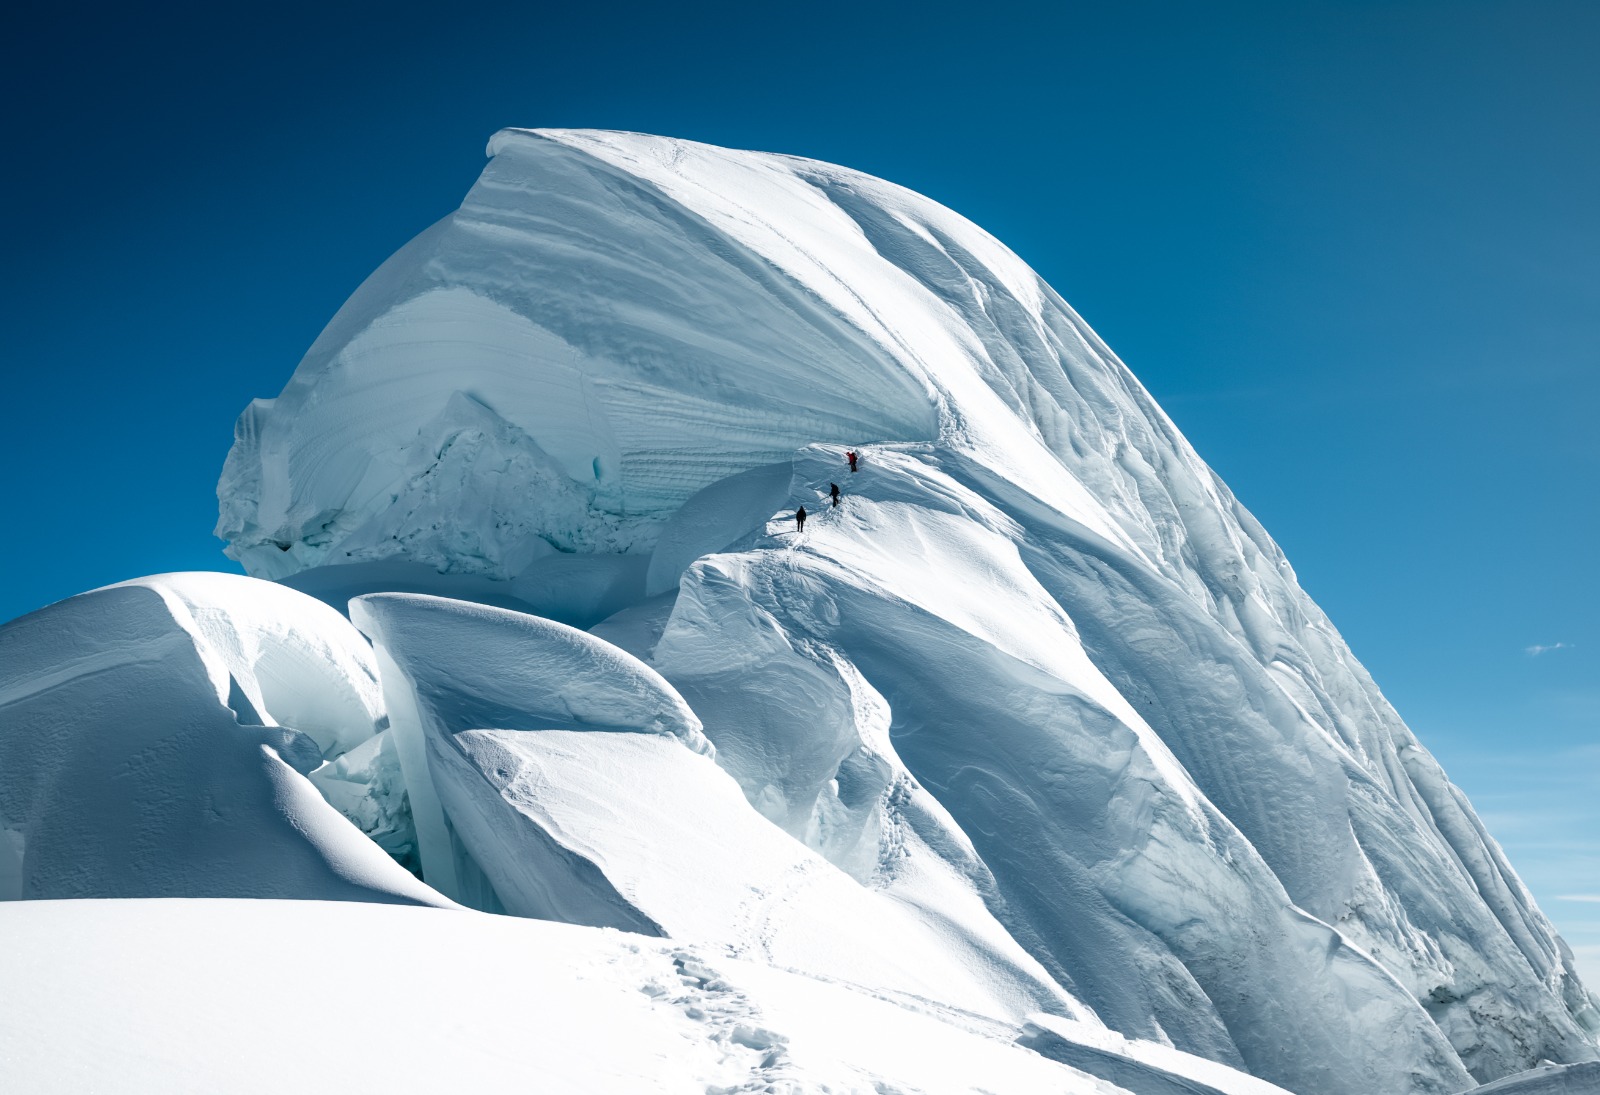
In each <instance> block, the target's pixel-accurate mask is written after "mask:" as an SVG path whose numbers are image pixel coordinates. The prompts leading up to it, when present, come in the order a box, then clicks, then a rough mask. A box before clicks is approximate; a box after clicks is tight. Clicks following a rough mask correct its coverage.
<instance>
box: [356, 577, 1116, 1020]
mask: <svg viewBox="0 0 1600 1095" xmlns="http://www.w3.org/2000/svg"><path fill="white" fill-rule="evenodd" d="M352 614H353V615H354V617H355V619H356V620H357V621H358V622H359V623H360V624H361V626H362V627H363V628H365V629H366V630H367V632H368V634H370V635H371V636H372V638H373V640H374V642H375V644H376V646H377V649H378V651H379V656H380V659H381V661H382V664H383V665H384V667H385V687H386V689H388V692H389V695H390V702H391V709H392V710H393V711H394V712H395V725H396V730H397V732H399V733H401V734H402V735H411V734H413V733H414V734H415V735H416V736H417V737H418V738H419V739H420V740H422V741H423V742H424V743H425V748H424V749H423V750H421V751H420V752H421V753H422V756H421V758H420V761H421V764H422V765H423V766H424V767H425V771H418V772H415V773H413V772H412V771H411V770H409V769H408V776H414V778H411V779H410V780H409V783H410V785H411V786H412V787H413V788H416V787H418V785H419V784H420V783H421V782H423V781H424V780H426V781H430V782H431V783H432V785H433V786H434V787H436V788H438V791H437V797H438V799H439V801H440V803H441V806H442V809H441V814H442V819H441V820H442V822H443V825H442V828H444V829H446V830H448V831H449V832H450V833H454V834H458V837H459V841H460V843H461V844H462V845H464V849H463V850H464V851H465V852H466V853H468V854H469V855H470V856H471V859H472V869H473V870H474V871H481V872H482V874H484V875H485V876H486V877H487V878H488V880H489V882H490V883H491V884H492V886H493V890H494V899H493V901H492V902H490V904H492V905H494V906H497V907H501V908H504V909H506V910H507V911H509V912H513V913H516V914H518V915H523V916H534V917H540V918H544V919H552V920H565V921H569V922H572V923H580V924H590V925H593V926H612V927H619V928H627V929H631V930H634V931H640V932H644V933H646V934H653V935H664V936H668V937H671V938H673V939H690V940H697V941H702V942H713V943H718V944H721V945H722V946H724V947H726V948H727V949H728V951H729V953H732V954H735V955H738V956H744V957H752V958H758V959H760V960H762V961H765V962H768V963H771V964H773V965H777V966H780V967H783V968H786V969H793V970H799V971H802V972H806V973H812V974H816V975H818V976H823V977H827V978H829V979H832V980H838V981H847V982H851V983H854V984H858V985H862V986H864V987H867V988H870V989H871V990H873V991H875V992H878V993H888V994H894V995H897V996H900V997H909V998H911V999H914V1000H933V1001H938V1002H940V1003H942V1004H944V1005H947V1006H950V1007H958V1008H961V1009H963V1010H965V1011H968V1012H974V1013H979V1014H984V1015H989V1016H992V1017H994V1018H997V1019H1000V1020H1002V1021H1005V1022H1010V1023H1013V1024H1020V1023H1021V1022H1022V1021H1023V1019H1024V1018H1025V1017H1026V1016H1027V1015H1028V1014H1029V1013H1030V1012H1033V1011H1037V1010H1040V1009H1049V1010H1054V1011H1057V1012H1061V1013H1064V1014H1068V1015H1073V1016H1077V1017H1080V1018H1088V1016H1087V1014H1086V1013H1085V1012H1084V1010H1083V1009H1082V1008H1081V1007H1079V1006H1078V1005H1077V1004H1076V1003H1075V1002H1074V1001H1073V1000H1072V999H1071V998H1070V997H1069V996H1067V994H1066V993H1065V992H1063V991H1062V990H1061V989H1060V988H1059V987H1058V986H1057V985H1056V984H1055V983H1054V982H1053V981H1052V980H1051V978H1050V976H1049V975H1048V974H1047V973H1045V971H1044V969H1043V968H1042V967H1041V966H1040V965H1039V964H1038V963H1037V962H1036V961H1034V960H1033V959H1032V958H1030V957H1029V956H1028V955H1027V954H1026V953H1025V952H1023V950H1022V949H1021V948H1020V947H1018V946H1017V944H1016V943H1015V941H1014V940H1012V938H1011V937H1010V936H1009V935H1008V934H1007V933H1006V932H1005V930H1004V929H1003V928H1002V927H1001V926H1000V925H999V924H998V923H997V922H996V921H995V920H994V919H993V917H992V916H990V915H989V914H988V911H987V909H986V908H985V907H984V905H983V903H982V901H981V900H980V899H979V898H978V895H977V894H976V893H975V892H973V891H972V889H971V888H970V887H962V886H961V880H960V879H958V878H957V877H955V876H953V875H951V874H950V872H948V870H947V871H945V872H944V873H943V875H940V874H934V875H932V876H931V877H929V878H927V879H924V880H921V881H922V883H923V884H922V885H920V886H917V887H914V888H911V889H909V890H907V891H905V892H901V891H897V890H889V891H887V892H886V893H884V894H880V893H875V892H874V891H873V890H872V889H870V888H868V887H864V886H863V885H861V884H860V883H859V882H858V881H857V880H856V879H853V878H851V877H850V876H849V875H847V874H845V873H844V872H843V871H841V870H840V869H839V868H838V867H835V866H834V865H832V864H831V863H829V862H828V861H827V860H825V859H823V858H822V857H821V856H820V855H818V854H816V853H815V852H813V851H811V850H809V849H808V848H806V847H805V846H804V845H803V844H801V843H800V842H798V841H796V840H794V839H792V838H791V837H789V836H787V835H785V833H784V832H783V831H782V830H781V829H779V828H777V827H776V826H774V825H773V824H771V823H770V822H768V821H767V820H766V819H764V818H762V817H761V816H760V815H759V814H758V813H756V811H755V810H754V809H753V808H752V807H751V806H750V804H749V803H748V802H747V801H746V800H745V797H744V796H743V795H742V794H741V793H740V790H739V786H738V784H737V783H735V782H734V780H733V779H732V778H730V777H729V776H728V774H727V773H726V772H724V771H722V770H721V769H719V768H718V767H717V766H716V765H715V764H714V763H713V762H712V761H711V759H710V758H709V757H708V756H706V755H704V754H705V753H708V752H709V751H710V750H709V746H707V745H706V743H705V739H704V738H703V737H701V736H700V732H699V723H698V720H697V719H694V717H693V715H692V714H690V713H689V709H688V707H687V705H685V704H684V703H683V701H682V700H681V699H679V698H678V696H677V693H676V692H675V691H673V690H672V689H671V687H670V686H669V685H667V684H666V682H665V681H664V680H662V679H661V678H659V677H658V676H657V675H656V674H655V673H654V672H653V671H651V670H649V669H647V668H646V667H645V666H644V665H642V664H640V663H637V662H635V661H634V659H633V658H632V657H631V656H630V655H628V654H626V653H624V652H623V651H621V650H619V649H617V648H615V647H612V646H610V645H609V644H607V643H604V642H602V641H601V640H599V639H596V638H595V637H593V636H591V635H586V634H584V633H582V632H577V631H572V630H570V629H568V628H564V627H561V626H560V625H558V624H551V623H548V622H545V621H540V620H535V619H532V618H530V617H528V616H523V615H519V614H516V613H511V612H505V611H502V610H499V609H494V608H487V607H483V606H479V605H472V604H465V603H462V602H459V601H449V600H445V599H443V598H436V597H417V596H401V595H394V594H385V595H378V596H371V597H364V598H361V599H359V600H357V601H355V602H354V603H353V605H352ZM468 653H470V664H469V659H468V657H467V656H465V655H467V654H468ZM661 712H666V713H668V714H667V717H666V718H663V717H662V715H661V714H660V713H661ZM413 719H415V720H416V722H415V725H414V726H413V724H412V720H413ZM601 720H604V721H601ZM652 731H653V732H652ZM402 740H404V738H403V739H402ZM402 755H403V756H409V754H408V753H405V752H404V751H403V752H402ZM415 800H416V799H415V795H414V796H413V801H415ZM422 824H423V823H422V821H421V816H420V814H419V826H420V825H422ZM430 854H431V853H430V852H429V849H428V846H427V843H426V840H425V842H424V870H425V871H426V870H427V868H428V865H429V864H430V863H431V862H432V860H431V859H430V858H429V856H430ZM458 854H459V853H458ZM937 865H938V864H930V866H937ZM435 876H436V875H435V874H434V873H430V874H429V877H430V878H433V877H435ZM458 896H461V897H463V898H464V899H470V895H469V894H467V893H465V892H461V893H459V894H458Z"/></svg>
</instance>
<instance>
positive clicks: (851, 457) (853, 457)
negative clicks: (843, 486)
mask: <svg viewBox="0 0 1600 1095" xmlns="http://www.w3.org/2000/svg"><path fill="white" fill-rule="evenodd" d="M844 458H845V459H846V460H848V461H850V470H851V471H852V472H853V471H855V470H856V450H854V449H851V450H850V451H849V452H847V453H845V454H844Z"/></svg>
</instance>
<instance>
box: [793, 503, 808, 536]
mask: <svg viewBox="0 0 1600 1095" xmlns="http://www.w3.org/2000/svg"><path fill="white" fill-rule="evenodd" d="M794 528H795V531H796V532H804V531H805V530H806V508H805V507H804V506H801V507H800V508H799V509H797V510H795V511H794Z"/></svg>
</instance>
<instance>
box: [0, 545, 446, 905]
mask: <svg viewBox="0 0 1600 1095" xmlns="http://www.w3.org/2000/svg"><path fill="white" fill-rule="evenodd" d="M375 668H376V667H375V666H374V665H373V662H372V658H371V653H370V651H369V650H367V649H366V646H365V644H364V643H363V642H362V641H361V637H360V635H359V634H357V633H356V632H355V630H354V629H353V628H351V627H350V625H349V624H348V623H346V622H345V621H344V620H343V619H342V618H341V617H340V616H339V615H338V614H337V613H335V612H333V611H332V610H330V609H328V608H327V607H326V606H324V605H322V604H319V603H318V602H316V601H313V600H312V599H310V598H308V597H305V596H302V595H301V594H298V593H295V592H293V591H292V590H287V589H283V588H281V587H278V586H274V585H273V584H271V583H269V582H262V581H258V580H256V579H253V578H244V577H238V576H234V575H222V574H170V575H162V576H159V577H155V578H145V579H140V580H139V581H137V582H130V583H126V584H123V585H119V586H109V587H106V588H104V589H99V590H95V591H93V592H91V593H85V594H82V595H80V596H77V597H73V598H69V599H68V600H65V601H61V602H59V603H57V604H54V605H51V606H49V607H48V608H44V609H41V610H39V611H38V612H34V613H31V614H30V615H27V616H23V617H21V618H20V619H17V620H13V621H12V622H11V623H9V624H7V625H5V626H4V627H3V628H0V829H3V830H5V834H6V838H7V839H5V840H4V841H0V854H6V855H7V856H8V859H7V862H6V863H5V865H4V869H0V884H3V885H4V886H5V887H6V888H5V891H4V892H0V898H17V897H29V898H60V897H296V898H321V899H331V900H359V901H398V902H413V903H423V904H440V903H444V902H443V899H442V898H441V897H440V896H439V895H438V894H436V893H434V892H433V891H432V890H430V889H429V888H428V887H426V886H424V885H422V884H421V883H420V882H418V881H417V880H416V879H415V878H414V877H412V876H411V875H410V874H409V873H407V872H406V871H405V870H403V869H402V868H401V867H399V866H398V865H397V864H396V863H395V862H394V860H393V859H391V858H390V857H389V856H386V855H385V854H384V853H383V852H382V851H381V850H380V849H379V847H378V846H377V845H375V844H374V843H373V842H372V841H371V840H368V839H367V838H366V837H364V836H363V835H362V833H361V831H360V830H358V829H357V828H356V827H354V826H352V825H351V824H350V822H349V821H348V820H347V819H346V818H345V817H341V816H340V814H339V813H338V812H336V811H335V809H334V808H333V807H331V806H330V805H329V804H328V802H327V801H325V800H324V798H323V797H322V796H321V795H319V794H318V790H317V788H316V787H315V786H314V785H313V783H312V782H311V780H308V779H307V778H306V777H307V776H308V775H312V774H314V773H315V774H319V775H323V773H322V770H323V769H324V768H325V764H324V758H325V757H329V756H331V757H348V756H350V755H351V750H352V747H354V749H355V750H357V751H358V752H359V751H360V750H361V748H362V747H363V746H367V743H368V742H373V743H374V744H373V745H371V746H367V748H366V751H365V753H363V754H360V755H359V756H358V758H356V760H354V761H347V762H346V764H345V768H344V769H343V772H344V775H345V776H346V777H347V778H346V780H345V782H351V781H352V780H355V779H359V778H361V777H368V776H371V775H372V774H373V772H374V769H375V765H376V760H377V757H376V753H377V745H378V744H380V742H379V741H378V740H376V739H378V738H379V733H380V726H381V724H382V722H383V714H382V705H381V697H380V693H379V690H378V683H377V679H376V672H375ZM291 720H292V721H291ZM323 778H327V777H326V776H325V775H323ZM348 798H349V799H350V804H351V806H352V808H354V807H355V806H356V805H357V804H358V801H359V802H367V801H370V796H367V795H365V794H362V793H356V794H352V795H350V796H348ZM395 827H398V822H397V823H396V826H395ZM379 829H380V826H378V825H377V824H376V818H374V825H373V826H372V828H371V829H370V830H369V832H370V834H371V835H372V836H374V837H375V838H378V839H380V840H381V839H382V837H383V836H384V835H385V833H386V832H387V830H385V831H378V830H379Z"/></svg>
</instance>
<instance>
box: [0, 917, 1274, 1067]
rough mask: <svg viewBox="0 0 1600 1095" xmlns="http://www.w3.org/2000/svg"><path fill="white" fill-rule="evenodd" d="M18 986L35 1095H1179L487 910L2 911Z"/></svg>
mask: <svg viewBox="0 0 1600 1095" xmlns="http://www.w3.org/2000/svg"><path fill="white" fill-rule="evenodd" d="M375 959H376V960H375ZM0 984H3V985H5V991H4V992H3V993H0V1079H3V1080H4V1085H5V1089H6V1090H7V1091H16V1092H28V1093H29V1095H54V1093H61V1095H79V1093H81V1092H86V1091H116V1092H120V1093H124V1095H143V1093H147V1092H148V1093H160V1095H187V1093H191V1092H192V1093H196V1095H200V1093H206V1095H210V1093H214V1092H219V1091H226V1092H236V1093H240V1095H248V1093H255V1092H261V1093H272V1095H277V1093H280V1092H285V1091H304V1092H322V1091H353V1092H379V1091H381V1092H395V1093H405V1092H429V1093H433V1092H446V1091H471V1092H478V1091H506V1090H519V1091H520V1090H526V1091H537V1092H542V1093H549V1095H592V1093H617V1095H624V1093H626V1095H635V1093H646V1092H660V1093H663V1095H691V1093H692V1095H702V1093H704V1095H733V1093H736V1092H752V1093H753V1092H782V1093H787V1095H802V1093H805V1095H810V1093H813V1092H815V1093H824V1092H833V1093H835V1095H915V1093H918V1092H930V1093H931V1092H940V1093H950V1095H958V1093H965V1092H970V1093H973V1095H979V1093H988V1095H1162V1091H1161V1090H1160V1089H1155V1088H1141V1087H1122V1086H1119V1085H1117V1084H1114V1083H1110V1082H1107V1081H1104V1080H1100V1079H1097V1078H1095V1077H1094V1076H1093V1075H1090V1074H1088V1073H1086V1072H1084V1071H1080V1070H1078V1069H1075V1068H1072V1067H1069V1066H1066V1065H1062V1064H1059V1063H1056V1062H1054V1061H1051V1060H1048V1059H1046V1058H1045V1057H1043V1056H1040V1055H1039V1054H1037V1053H1033V1052H1031V1051H1029V1050H1027V1049H1025V1048H1023V1047H1020V1046H1017V1045H1016V1044H1014V1043H1013V1042H1011V1041H1010V1039H1009V1038H1008V1037H1007V1033H1008V1032H1006V1031H1004V1030H999V1029H985V1028H984V1027H983V1026H982V1025H981V1024H976V1023H971V1022H963V1021H962V1020H961V1017H959V1016H941V1015H937V1014H933V1013H931V1012H917V1011H911V1010H908V1009H906V1008H903V1007H897V1006H895V1005H894V1004H892V1003H889V1002H886V1001H884V1000H880V999H877V998H875V997H873V996H871V995H869V994H867V993H863V992H858V991H854V990H851V989H849V988H847V987H845V986H842V985H835V984H828V983H825V982H821V981H815V980H812V979H810V978H806V977H801V976H799V975H796V974H791V973H784V972H782V971H779V970H775V969H772V968H771V967H763V966H759V965H754V964H751V963H747V962H741V961H737V960H734V959H731V958H728V957H727V956H725V955H722V954H720V953H717V952H716V950H715V949H714V948H706V947H698V946H694V945H687V944H677V943H673V942H670V941H667V940H655V939H646V938H643V937H641V936H637V935H628V934H625V933H622V932H616V931H607V930H597V929H593V928H582V927H572V926H569V925H565V924H552V923H541V922H538V921H533V920H515V919H512V918H509V917H494V916H485V915H483V914H481V913H476V912H470V911H466V910H456V911H440V910H436V909H415V908H399V907H394V906H386V907H378V906H368V907H364V908H363V907H358V906H354V905H349V904H344V903H340V902H321V901H139V902H129V901H47V902H29V903H19V904H12V905H0ZM1240 1079H1243V1078H1240ZM1225 1095H1261V1093H1259V1092H1257V1091H1256V1090H1255V1089H1254V1088H1248V1087H1238V1088H1236V1089H1230V1090H1229V1091H1227V1092H1226V1093H1225ZM1277 1095H1283V1093H1281V1092H1279V1093H1277Z"/></svg>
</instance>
